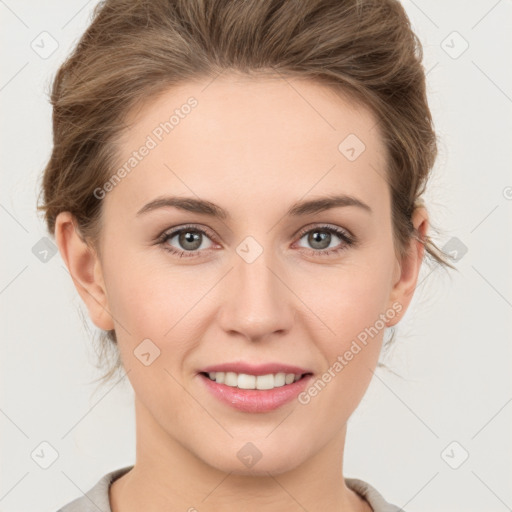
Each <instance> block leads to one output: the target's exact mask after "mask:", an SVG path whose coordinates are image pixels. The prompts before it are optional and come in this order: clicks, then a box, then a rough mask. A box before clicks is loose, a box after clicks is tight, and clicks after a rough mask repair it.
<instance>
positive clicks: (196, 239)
mask: <svg viewBox="0 0 512 512" xmlns="http://www.w3.org/2000/svg"><path fill="white" fill-rule="evenodd" d="M180 244H181V246H182V247H183V248H184V249H186V250H187V251H193V250H195V249H198V248H199V247H200V246H201V240H200V235H199V233H194V232H191V231H185V232H183V233H181V234H180ZM187 244H192V247H188V246H187Z"/></svg>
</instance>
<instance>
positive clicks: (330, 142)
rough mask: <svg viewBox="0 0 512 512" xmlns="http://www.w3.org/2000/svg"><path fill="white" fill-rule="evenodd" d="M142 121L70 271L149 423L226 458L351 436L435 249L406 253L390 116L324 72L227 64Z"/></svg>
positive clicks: (144, 424)
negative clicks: (90, 240) (88, 258)
mask: <svg viewBox="0 0 512 512" xmlns="http://www.w3.org/2000/svg"><path fill="white" fill-rule="evenodd" d="M290 84H292V85H293V88H292V87H291V85H290ZM191 97H193V98H194V99H193V100H189V98H191ZM187 100H188V103H187ZM186 105H189V106H188V107H186ZM173 113H175V117H174V118H173V120H172V121H171V123H172V126H171V125H170V124H168V125H165V122H169V118H170V116H171V115H172V114H173ZM130 121H131V122H133V127H132V128H131V129H130V130H129V131H127V132H126V133H125V135H124V137H123V138H122V140H121V141H120V143H119V154H120V159H119V167H121V166H122V165H124V164H125V163H128V164H127V166H126V167H125V170H126V169H129V171H127V172H125V173H123V172H120V173H119V175H120V176H119V175H118V176H119V177H120V178H121V179H120V180H117V182H115V183H114V182H111V183H110V185H109V184H107V185H106V186H105V187H104V188H102V191H98V196H104V197H103V199H102V201H103V224H102V232H101V241H100V243H101V259H99V258H97V259H94V260H92V261H93V264H91V265H92V266H91V267H90V268H93V271H91V272H88V273H86V271H85V270H84V266H85V264H84V265H82V266H80V265H81V264H80V263H79V262H78V261H79V259H78V258H75V260H76V261H77V263H76V266H75V268H74V272H72V274H74V276H75V279H76V280H79V279H81V276H83V279H82V286H81V288H82V292H81V293H82V297H83V298H84V301H85V302H86V303H87V306H88V308H89V312H90V315H91V318H92V319H93V321H94V322H95V323H96V325H97V326H98V327H100V328H102V329H111V328H115V330H116V335H117V339H118V346H119V349H120V352H121V355H122V360H123V364H124V367H125V369H126V371H127V372H128V378H129V380H130V382H131V384H132V386H133V389H134V392H135V396H136V400H137V414H138V417H137V423H138V432H139V431H144V432H145V433H146V434H147V435H150V436H154V437H158V438H159V439H161V440H162V441H163V443H167V444H168V445H169V446H171V445H173V444H176V445H180V446H181V447H184V448H185V449H186V450H187V451H188V452H190V454H192V455H193V456H194V457H196V458H197V459H198V460H200V461H203V462H204V463H206V464H208V465H209V466H212V467H215V468H218V469H220V470H222V471H232V472H235V473H237V472H239V473H244V472H249V471H250V472H251V474H256V473H264V472H266V471H272V472H275V473H278V472H283V471H286V470H289V469H291V468H294V467H297V466H298V465H300V464H301V463H302V462H304V461H306V460H307V459H309V458H311V457H313V456H314V455H315V454H317V453H320V452H321V451H322V449H323V448H324V447H325V446H326V445H328V444H329V443H330V442H335V441H336V440H337V439H339V438H340V435H341V433H342V432H343V430H344V427H345V424H346V422H347V420H348V418H349V417H350V415H351V414H352V412H353V411H354V410H355V408H356V407H357V405H358V404H359V402H360V400H361V399H362V397H363V395H364V393H365V391H366V389H367V387H368V385H369V383H370V380H371V377H372V370H373V369H374V368H375V366H376V364H377V361H378V357H379V352H380V349H381V345H382V339H383V335H384V333H385V327H386V326H391V325H394V324H395V323H397V321H398V320H399V318H400V317H401V316H402V315H403V313H404V312H405V310H406V308H407V305H408V304H409V301H410V299H411V296H412V290H413V289H414V285H415V282H416V281H415V280H416V277H417V272H418V269H419V262H420V261H421V254H420V252H417V253H414V254H415V256H414V257H411V258H412V259H411V260H410V261H406V262H399V261H398V260H397V258H396V254H395V250H394V245H393V231H392V224H391V202H390V200H391V199H390V191H389V187H388V184H387V182H386V180H385V179H383V176H384V173H385V167H384V165H385V158H386V155H385V148H384V146H383V144H382V142H381V140H380V136H379V132H378V128H377V126H376V118H374V117H373V115H372V114H371V113H370V112H369V111H367V110H366V109H364V108H363V107H361V106H358V105H356V104H355V103H353V102H351V101H350V100H348V99H346V98H343V97H341V96H340V95H338V94H335V93H334V92H332V91H330V90H329V89H327V88H325V87H323V86H321V85H319V84H316V83H313V82H309V81H305V80H300V81H299V80H290V79H288V80H287V81H285V80H282V79H278V78H275V79H267V78H265V79H254V78H253V79H248V78H247V79H241V78H239V77H234V76H229V75H224V76H223V77H219V78H217V79H215V80H214V81H213V82H211V80H205V81H204V82H197V83H187V84H184V85H181V86H179V87H175V88H173V89H171V90H168V91H167V92H166V93H165V94H162V95H160V96H159V97H158V98H156V99H153V100H152V101H151V102H149V103H148V104H146V105H145V106H144V108H142V109H141V110H139V111H138V112H136V113H133V114H132V116H131V118H130ZM161 123H162V124H161ZM347 137H348V138H347ZM363 144H364V146H363ZM142 146H145V147H146V148H147V149H146V150H143V149H142V150H141V149H140V148H141V147H142ZM134 151H136V152H137V154H136V155H135V156H134ZM130 158H132V161H131V163H129V162H130ZM107 191H108V192H107ZM186 199H188V200H189V201H185V200H186ZM156 201H158V202H156ZM415 222H416V221H415ZM416 223H417V222H416ZM423 224H424V223H423ZM62 225H63V224H59V226H60V227H62ZM59 229H60V228H59ZM59 236H60V235H59ZM58 241H59V247H61V252H62V253H63V254H64V255H65V257H66V258H70V260H72V259H73V257H74V256H73V254H79V250H78V249H77V250H76V252H75V253H73V251H68V252H66V248H65V242H64V236H60V238H59V239H58ZM77 243H78V242H77ZM77 247H78V246H77ZM411 254H412V253H411ZM84 261H85V260H84ZM70 266H71V267H72V266H73V263H72V262H71V261H70ZM86 276H87V277H86ZM84 288H88V289H89V292H88V293H84V292H83V289H84ZM92 296H94V297H95V299H94V300H92V299H91V297H92ZM107 310H108V311H109V312H110V313H109V314H108V315H107V314H106V313H105V311H107ZM208 372H216V373H215V374H213V373H212V375H211V377H214V378H215V379H216V380H217V379H218V380H219V382H214V381H213V380H211V379H210V376H208V375H207V373H208ZM222 374H223V375H222ZM239 374H242V375H239ZM277 374H281V375H277ZM283 374H284V375H283ZM286 374H293V375H295V374H297V375H298V377H300V378H299V380H297V381H296V382H293V383H291V384H286V382H289V381H290V380H291V379H293V380H295V379H296V377H288V379H287V378H286ZM263 375H267V377H263ZM268 375H272V376H271V377H270V376H268ZM258 377H261V378H258ZM223 379H224V383H222V382H223ZM233 379H234V380H233ZM228 384H229V385H228ZM283 384H284V385H283ZM238 386H239V387H238ZM255 386H256V387H260V388H261V387H263V388H265V387H272V386H275V387H274V389H260V390H254V389H246V390H244V389H243V388H245V387H248V388H251V387H255ZM240 388H242V389H240ZM247 443H252V445H248V444H247ZM241 449H242V452H240V450H241ZM244 450H245V451H244ZM247 453H248V454H249V455H254V456H256V457H259V456H260V455H261V458H260V460H259V461H258V462H257V464H255V465H254V467H252V468H250V467H249V466H248V465H247V463H246V462H244V460H247V459H244V454H247ZM258 454H260V455H258Z"/></svg>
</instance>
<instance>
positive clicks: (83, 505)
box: [57, 466, 133, 512]
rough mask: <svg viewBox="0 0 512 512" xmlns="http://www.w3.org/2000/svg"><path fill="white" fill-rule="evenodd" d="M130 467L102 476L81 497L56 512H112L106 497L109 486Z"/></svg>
mask: <svg viewBox="0 0 512 512" xmlns="http://www.w3.org/2000/svg"><path fill="white" fill-rule="evenodd" d="M132 467H133V466H125V467H123V468H120V469H116V470H114V471H111V472H110V473H107V474H106V475H103V476H102V477H101V478H100V479H99V480H98V481H97V482H96V484H94V486H93V487H91V488H90V489H89V490H88V491H87V492H86V493H85V494H84V495H83V496H79V497H78V498H76V499H74V500H73V501H71V502H69V503H67V504H66V505H64V506H62V507H61V508H60V509H59V510H58V511H57V512H98V511H101V512H112V510H111V508H110V500H109V496H108V490H109V487H110V484H111V483H112V482H113V481H114V480H116V479H117V478H120V477H121V476H123V475H124V474H125V473H127V472H128V471H130V469H132Z"/></svg>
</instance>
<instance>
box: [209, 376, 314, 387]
mask: <svg viewBox="0 0 512 512" xmlns="http://www.w3.org/2000/svg"><path fill="white" fill-rule="evenodd" d="M200 375H203V376H204V377H205V378H207V379H209V380H211V381H212V382H215V383H217V384H223V385H225V386H229V387H232V388H238V389H252V390H260V391H263V390H270V389H275V388H280V387H283V386H289V385H290V384H293V383H294V382H297V381H299V380H301V379H303V378H305V377H307V376H309V375H312V373H311V372H306V373H284V372H278V373H267V374H265V375H251V374H249V373H236V372H200Z"/></svg>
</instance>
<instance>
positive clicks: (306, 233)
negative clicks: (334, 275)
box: [299, 226, 355, 256]
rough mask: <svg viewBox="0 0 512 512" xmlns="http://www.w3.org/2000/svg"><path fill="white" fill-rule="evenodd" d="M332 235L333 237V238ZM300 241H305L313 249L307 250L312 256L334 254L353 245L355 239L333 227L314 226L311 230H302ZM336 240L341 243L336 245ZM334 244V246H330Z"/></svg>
mask: <svg viewBox="0 0 512 512" xmlns="http://www.w3.org/2000/svg"><path fill="white" fill-rule="evenodd" d="M333 235H334V237H333ZM299 236H300V239H301V240H302V239H303V238H305V239H306V243H308V244H310V246H311V247H312V248H313V249H308V248H307V247H306V249H308V250H309V251H310V252H311V253H312V254H313V255H321V256H323V255H328V254H336V253H339V252H341V251H344V250H345V249H348V248H349V247H350V246H352V245H354V244H355V239H354V238H353V237H352V236H351V235H350V234H349V233H348V232H347V231H345V230H343V229H341V228H338V227H334V226H316V227H315V228H313V229H306V230H302V231H301V232H300V233H299ZM336 238H338V239H340V240H341V241H342V243H341V245H340V243H339V242H338V243H336ZM332 242H334V245H332Z"/></svg>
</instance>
